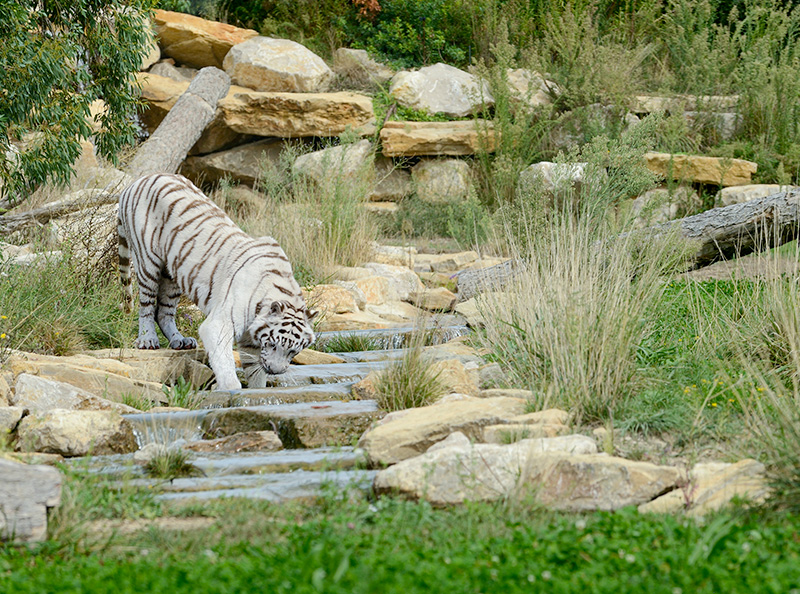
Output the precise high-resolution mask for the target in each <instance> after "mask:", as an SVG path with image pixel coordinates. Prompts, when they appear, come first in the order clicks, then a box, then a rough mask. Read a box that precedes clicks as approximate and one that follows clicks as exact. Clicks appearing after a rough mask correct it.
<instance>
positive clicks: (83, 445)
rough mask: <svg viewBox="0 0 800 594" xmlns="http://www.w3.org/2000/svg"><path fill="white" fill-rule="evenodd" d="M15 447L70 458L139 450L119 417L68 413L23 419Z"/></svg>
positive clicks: (105, 413) (106, 413) (104, 413)
mask: <svg viewBox="0 0 800 594" xmlns="http://www.w3.org/2000/svg"><path fill="white" fill-rule="evenodd" d="M16 447H17V450H19V451H22V452H45V453H50V454H61V455H62V456H67V457H70V456H86V455H87V454H94V455H102V454H127V453H130V452H135V451H136V449H137V448H138V446H137V444H136V437H135V436H134V433H133V427H132V426H131V424H130V423H129V422H128V421H127V420H125V419H123V418H122V416H120V414H119V413H117V412H112V411H93V410H92V411H90V410H65V409H53V410H50V411H46V412H44V413H41V414H38V415H30V416H27V417H25V418H24V419H22V421H21V422H20V424H19V429H18V441H17V446H16Z"/></svg>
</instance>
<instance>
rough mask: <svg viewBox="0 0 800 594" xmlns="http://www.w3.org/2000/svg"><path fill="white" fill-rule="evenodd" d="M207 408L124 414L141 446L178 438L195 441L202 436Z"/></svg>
mask: <svg viewBox="0 0 800 594" xmlns="http://www.w3.org/2000/svg"><path fill="white" fill-rule="evenodd" d="M206 414H208V411H207V410H196V411H180V412H156V413H137V414H132V415H125V418H126V419H127V420H128V421H129V422H130V423H131V425H132V426H133V434H134V436H135V437H136V443H137V445H138V446H139V447H140V448H141V447H142V446H145V445H147V444H148V443H160V444H171V443H174V442H176V441H178V440H185V441H196V440H198V439H202V438H203V430H202V422H203V417H205V416H206Z"/></svg>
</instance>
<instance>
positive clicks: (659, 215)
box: [633, 186, 702, 227]
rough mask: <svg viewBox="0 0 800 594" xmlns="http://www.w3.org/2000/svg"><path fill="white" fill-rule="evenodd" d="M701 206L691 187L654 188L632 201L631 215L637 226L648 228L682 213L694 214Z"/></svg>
mask: <svg viewBox="0 0 800 594" xmlns="http://www.w3.org/2000/svg"><path fill="white" fill-rule="evenodd" d="M701 204H702V203H701V201H700V196H699V195H698V193H697V192H696V191H695V190H694V189H693V188H691V187H686V186H679V187H677V188H675V189H673V190H669V189H667V188H654V189H652V190H648V191H647V192H645V193H644V194H642V195H641V196H637V197H636V198H635V199H634V201H633V213H634V214H635V215H636V217H637V224H638V225H639V226H641V227H649V226H650V225H657V224H659V223H666V222H667V221H672V220H674V219H676V218H678V217H679V216H680V215H681V214H682V213H683V214H686V213H690V212H695V211H696V210H697V209H699V208H700V206H701Z"/></svg>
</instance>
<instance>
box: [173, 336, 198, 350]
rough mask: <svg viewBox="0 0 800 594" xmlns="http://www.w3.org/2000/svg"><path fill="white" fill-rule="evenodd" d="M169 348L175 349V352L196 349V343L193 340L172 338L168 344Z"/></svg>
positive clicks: (183, 337)
mask: <svg viewBox="0 0 800 594" xmlns="http://www.w3.org/2000/svg"><path fill="white" fill-rule="evenodd" d="M169 348H171V349H175V350H176V351H184V350H188V349H196V348H197V341H196V340H195V339H194V338H189V337H186V336H181V337H180V338H173V339H172V340H171V341H170V343H169Z"/></svg>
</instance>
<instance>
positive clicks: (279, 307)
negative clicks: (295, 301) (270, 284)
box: [269, 301, 286, 316]
mask: <svg viewBox="0 0 800 594" xmlns="http://www.w3.org/2000/svg"><path fill="white" fill-rule="evenodd" d="M285 308H286V304H285V303H284V302H283V301H273V302H272V305H270V306H269V315H271V316H279V315H281V314H282V313H283V310H284V309H285Z"/></svg>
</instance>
